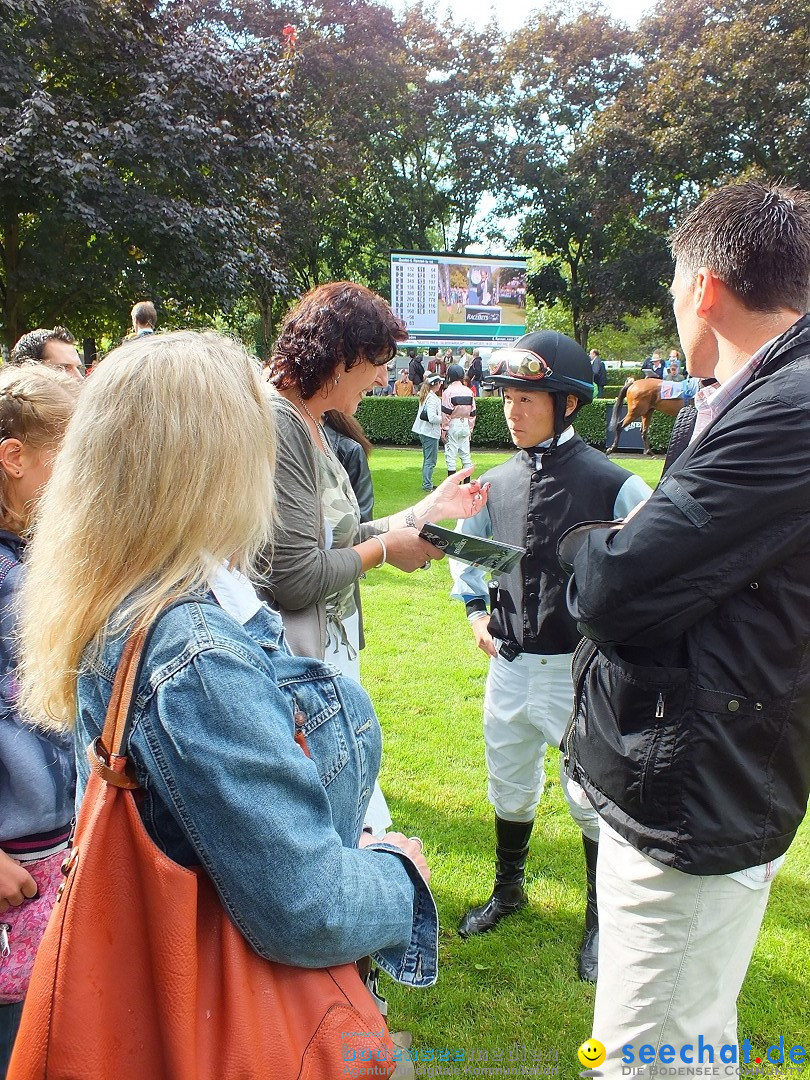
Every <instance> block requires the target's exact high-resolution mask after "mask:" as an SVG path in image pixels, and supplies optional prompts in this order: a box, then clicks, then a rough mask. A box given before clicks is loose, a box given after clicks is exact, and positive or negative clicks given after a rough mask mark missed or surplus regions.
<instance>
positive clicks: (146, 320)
mask: <svg viewBox="0 0 810 1080" xmlns="http://www.w3.org/2000/svg"><path fill="white" fill-rule="evenodd" d="M130 317H131V319H132V333H133V335H134V336H135V337H136V338H137V337H142V336H143V335H144V334H154V332H155V327H156V326H157V311H156V310H155V305H154V304H153V303H152V301H151V300H141V301H140V302H139V303H137V304H135V306H134V307H133V309H132V311H131V312H130Z"/></svg>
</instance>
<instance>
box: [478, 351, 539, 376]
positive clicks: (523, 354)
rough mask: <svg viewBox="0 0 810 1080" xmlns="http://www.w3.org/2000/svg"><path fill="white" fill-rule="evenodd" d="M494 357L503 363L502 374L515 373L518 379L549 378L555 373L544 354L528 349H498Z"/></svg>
mask: <svg viewBox="0 0 810 1080" xmlns="http://www.w3.org/2000/svg"><path fill="white" fill-rule="evenodd" d="M492 359H493V360H497V361H498V362H499V363H502V364H503V368H502V370H501V371H500V374H501V375H507V374H508V375H514V376H515V377H516V378H518V379H532V380H534V379H537V380H539V379H547V378H548V377H549V376H550V375H553V374H554V373H553V371H552V370H551V368H550V367H549V366H548V364H547V363H546V361H545V360H544V359H543V357H542V356H538V355H537V353H534V352H529V350H528V349H498V351H497V352H495V353H493V354H492Z"/></svg>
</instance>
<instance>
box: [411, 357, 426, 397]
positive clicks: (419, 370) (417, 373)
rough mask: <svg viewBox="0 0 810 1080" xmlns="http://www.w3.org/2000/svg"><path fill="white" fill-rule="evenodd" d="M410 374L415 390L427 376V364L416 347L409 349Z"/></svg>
mask: <svg viewBox="0 0 810 1080" xmlns="http://www.w3.org/2000/svg"><path fill="white" fill-rule="evenodd" d="M408 375H409V376H410V379H411V382H412V383H413V388H414V390H415V391H416V390H418V389H419V387H420V386H421V385H422V383H423V381H424V378H425V365H424V364H423V363H422V358H421V356H420V355H419V354H418V353H417V351H416V349H408Z"/></svg>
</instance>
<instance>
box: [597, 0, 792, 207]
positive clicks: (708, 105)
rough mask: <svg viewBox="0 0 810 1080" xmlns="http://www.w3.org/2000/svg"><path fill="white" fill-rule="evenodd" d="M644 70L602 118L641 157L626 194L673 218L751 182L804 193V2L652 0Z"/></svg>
mask: <svg viewBox="0 0 810 1080" xmlns="http://www.w3.org/2000/svg"><path fill="white" fill-rule="evenodd" d="M635 40H636V45H635V49H636V52H637V55H638V56H639V57H640V58H641V60H642V63H641V64H640V65H639V66H638V68H637V70H636V72H635V77H634V79H633V80H632V81H629V82H628V83H626V85H625V86H624V87H623V88H622V91H621V92H620V93H619V95H618V96H617V99H616V101H615V103H614V104H613V105H612V106H611V107H610V108H609V109H608V110H607V111H606V115H605V116H604V118H603V122H604V127H605V130H610V129H613V132H614V134H613V138H615V139H617V140H619V141H620V142H623V141H625V140H626V139H627V137H628V135H629V134H630V133H632V137H633V139H634V140H635V141H636V144H637V145H638V146H639V148H640V152H639V155H638V158H637V161H636V165H635V168H634V169H633V170H632V177H631V183H632V184H633V185H634V186H637V187H639V188H640V189H641V190H642V191H643V193H644V197H645V200H646V201H647V203H648V204H649V205H653V204H655V203H656V202H657V203H658V204H659V205H662V206H663V207H664V208H665V209H667V210H668V211H670V212H671V213H673V214H674V215H676V216H679V215H680V214H681V213H682V211H683V208H684V206H688V205H690V204H691V203H693V202H694V201H695V199H696V197H697V195H698V194H699V192H702V191H703V190H705V189H706V188H708V187H711V186H714V185H716V184H718V183H723V182H728V181H733V180H734V179H737V178H739V177H741V176H745V175H751V174H756V175H758V176H761V177H766V178H769V179H785V180H787V181H789V182H792V183H796V184H799V185H800V186H803V187H808V186H810V99H808V89H807V86H808V81H807V80H808V56H810V2H808V0H791V2H790V3H782V2H780V0H660V2H659V3H658V4H657V5H656V7H655V8H654V9H653V10H652V11H651V13H650V14H649V15H648V17H647V18H646V19H645V20H644V21H643V22H642V23H641V25H640V27H639V29H638V32H637V33H636V35H635Z"/></svg>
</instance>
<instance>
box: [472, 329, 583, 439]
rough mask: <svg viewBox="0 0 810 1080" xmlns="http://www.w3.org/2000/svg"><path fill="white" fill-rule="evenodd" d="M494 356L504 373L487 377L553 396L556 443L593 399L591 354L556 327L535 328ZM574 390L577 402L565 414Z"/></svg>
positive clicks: (504, 383)
mask: <svg viewBox="0 0 810 1080" xmlns="http://www.w3.org/2000/svg"><path fill="white" fill-rule="evenodd" d="M490 359H491V360H497V361H502V362H503V364H505V369H504V371H503V373H502V374H498V375H490V376H489V378H488V379H487V380H486V381H487V382H488V383H492V384H493V385H495V386H513V387H516V388H517V389H520V390H542V391H543V392H544V393H546V394H551V395H552V397H553V398H554V439H553V440H552V443H551V446H550V447H549V448H548V449H549V451H551V450H553V449H554V447H555V446H556V445H557V440H558V439H559V437H560V435H562V433H563V431H565V429H566V428H567V427H569V426H570V424H571V423H573V420H574V417H575V416H576V414H577V413H578V412H579V410H580V408H581V407H582V406H583V405H587V404H588V403H589V402H591V401H593V394H594V387H593V368H592V367H591V361H590V357H589V356H588V354H587V353H586V352H585V350H584V349H583V348H582V346H581V345H578V344H577V343H576V341H574V340H573V338H570V337H566V335H565V334H558V333H557V331H556V330H535V331H533V332H532V333H531V334H524V335H523V337H522V338H520V339H519V340H518V341H516V342H515V344H514V345H512V346H510V347H509V348H508V349H498V350H496V351H495V352H493V354H492V357H491V358H490ZM569 394H573V395H574V396H575V397H576V399H577V401H578V405H577V407H576V408H575V409H574V411H573V412H572V413H569V415H568V416H566V415H565V406H566V400H567V398H568V395H569Z"/></svg>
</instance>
